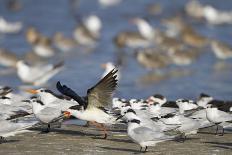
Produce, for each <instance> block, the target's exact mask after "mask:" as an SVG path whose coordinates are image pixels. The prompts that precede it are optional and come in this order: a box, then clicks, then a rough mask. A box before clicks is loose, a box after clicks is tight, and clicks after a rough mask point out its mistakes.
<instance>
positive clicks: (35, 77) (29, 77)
mask: <svg viewBox="0 0 232 155" xmlns="http://www.w3.org/2000/svg"><path fill="white" fill-rule="evenodd" d="M16 66H17V74H18V76H19V78H20V79H21V80H22V81H23V82H25V83H29V84H33V85H36V86H38V85H42V84H44V83H46V82H47V81H48V80H49V79H50V78H52V77H53V76H54V75H55V74H57V73H58V72H60V71H61V69H62V68H63V62H61V63H57V64H55V65H52V64H48V65H38V66H29V65H28V64H27V63H26V62H24V61H23V60H20V61H18V62H17V65H16Z"/></svg>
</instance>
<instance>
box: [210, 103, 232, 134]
mask: <svg viewBox="0 0 232 155" xmlns="http://www.w3.org/2000/svg"><path fill="white" fill-rule="evenodd" d="M206 118H207V119H208V120H209V121H210V122H212V123H214V124H215V125H217V129H216V134H217V132H218V126H219V125H221V126H222V127H223V124H224V123H227V122H228V123H231V122H232V114H230V113H227V112H224V111H221V110H218V108H217V106H216V105H210V106H209V107H208V108H207V109H206ZM223 134H224V127H223V130H222V136H223Z"/></svg>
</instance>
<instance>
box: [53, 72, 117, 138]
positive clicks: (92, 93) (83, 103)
mask: <svg viewBox="0 0 232 155" xmlns="http://www.w3.org/2000/svg"><path fill="white" fill-rule="evenodd" d="M116 73H117V70H115V69H113V70H111V71H110V72H109V73H108V74H107V75H106V76H105V77H104V78H102V79H101V80H100V81H99V82H98V83H97V84H96V85H94V86H93V87H92V88H90V89H88V90H87V96H86V97H84V98H82V97H80V96H79V95H77V93H75V92H74V91H73V90H72V89H70V88H68V87H67V86H66V85H61V84H60V82H58V83H57V89H58V90H59V91H60V92H61V93H62V94H64V95H66V96H69V97H71V98H72V99H74V100H75V101H77V102H78V103H79V105H76V106H72V107H70V108H69V109H68V110H67V112H70V114H71V115H73V116H74V117H76V118H78V119H82V120H86V121H90V122H91V123H93V124H94V125H96V127H99V128H101V129H103V131H104V138H107V132H106V128H105V126H104V125H103V124H112V123H114V122H115V118H114V116H112V115H109V114H108V113H107V111H106V110H105V108H106V106H108V105H109V104H111V102H112V95H113V92H114V90H115V89H116V86H117V80H116V78H117V75H115V74H116ZM99 124H100V125H99Z"/></svg>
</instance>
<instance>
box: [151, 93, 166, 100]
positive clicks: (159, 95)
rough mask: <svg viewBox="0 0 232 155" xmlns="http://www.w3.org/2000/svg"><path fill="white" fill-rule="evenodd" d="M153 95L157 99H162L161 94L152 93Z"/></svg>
mask: <svg viewBox="0 0 232 155" xmlns="http://www.w3.org/2000/svg"><path fill="white" fill-rule="evenodd" d="M153 97H155V98H158V99H161V100H163V99H164V96H163V95H161V94H155V95H153Z"/></svg>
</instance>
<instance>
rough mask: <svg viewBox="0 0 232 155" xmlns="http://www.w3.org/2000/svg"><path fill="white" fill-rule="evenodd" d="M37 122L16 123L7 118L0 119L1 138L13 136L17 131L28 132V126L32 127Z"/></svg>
mask: <svg viewBox="0 0 232 155" xmlns="http://www.w3.org/2000/svg"><path fill="white" fill-rule="evenodd" d="M36 123H37V122H36V121H33V122H18V123H13V122H10V121H7V120H0V124H1V126H0V136H1V139H4V138H3V137H9V136H14V135H16V134H18V133H23V132H29V131H28V130H26V129H28V128H30V127H32V126H33V125H35V124H36Z"/></svg>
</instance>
